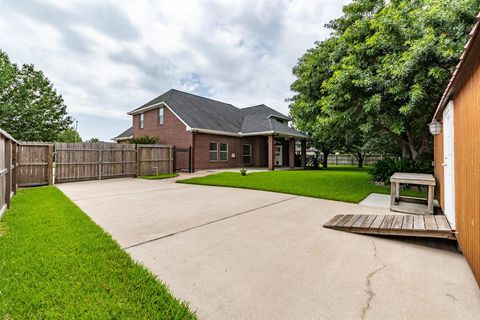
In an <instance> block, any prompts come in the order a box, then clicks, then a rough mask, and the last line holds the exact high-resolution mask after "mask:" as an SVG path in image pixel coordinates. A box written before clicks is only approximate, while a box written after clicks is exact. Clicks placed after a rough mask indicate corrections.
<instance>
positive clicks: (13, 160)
mask: <svg viewBox="0 0 480 320" xmlns="http://www.w3.org/2000/svg"><path fill="white" fill-rule="evenodd" d="M17 146H18V142H17V141H16V140H15V139H13V138H12V136H10V135H9V134H8V133H6V132H5V131H3V130H2V129H0V216H1V215H2V214H3V212H4V211H5V210H6V209H7V208H8V207H10V200H11V198H12V197H13V195H14V194H15V193H16V191H17V182H16V181H17V156H16V155H17Z"/></svg>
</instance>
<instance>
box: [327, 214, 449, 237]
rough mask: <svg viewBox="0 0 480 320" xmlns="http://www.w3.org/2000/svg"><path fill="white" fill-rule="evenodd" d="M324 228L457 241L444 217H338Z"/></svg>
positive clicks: (349, 215) (348, 215)
mask: <svg viewBox="0 0 480 320" xmlns="http://www.w3.org/2000/svg"><path fill="white" fill-rule="evenodd" d="M323 226H324V227H325V228H330V229H335V230H341V231H348V232H353V233H365V234H377V235H392V236H393V235H398V236H412V237H426V238H445V239H452V240H455V232H454V230H452V228H451V227H450V224H449V223H448V221H447V219H446V218H445V216H443V215H437V216H418V215H352V214H347V215H336V216H335V217H333V218H332V219H331V220H330V221H328V222H327V223H326V224H324V225H323Z"/></svg>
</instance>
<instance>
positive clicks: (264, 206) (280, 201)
mask: <svg viewBox="0 0 480 320" xmlns="http://www.w3.org/2000/svg"><path fill="white" fill-rule="evenodd" d="M296 198H298V196H294V197H290V198H286V199H282V200H279V201H275V202H273V203H269V204H266V205H263V206H260V207H257V208H253V209H249V210H245V211H242V212H238V213H235V214H232V215H230V216H227V217H223V218H220V219H216V220H213V221H208V222H205V223H202V224H200V225H197V226H193V227H190V228H186V229H183V230H180V231H176V232H172V233H169V234H166V235H164V236H161V237H158V238H154V239H150V240H146V241H143V242H140V243H136V244H133V245H130V246H127V247H124V248H123V249H124V250H128V249H131V248H134V247H138V246H141V245H142V244H146V243H150V242H154V241H158V240H162V239H165V238H168V237H172V236H175V235H177V234H180V233H184V232H187V231H190V230H193V229H198V228H201V227H205V226H207V225H209V224H213V223H216V222H220V221H223V220H227V219H231V218H235V217H237V216H240V215H243V214H246V213H250V212H253V211H257V210H260V209H263V208H267V207H271V206H274V205H276V204H279V203H282V202H286V201H290V200H293V199H296Z"/></svg>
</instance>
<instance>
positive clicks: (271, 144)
mask: <svg viewBox="0 0 480 320" xmlns="http://www.w3.org/2000/svg"><path fill="white" fill-rule="evenodd" d="M274 169H275V139H274V138H273V136H268V170H274Z"/></svg>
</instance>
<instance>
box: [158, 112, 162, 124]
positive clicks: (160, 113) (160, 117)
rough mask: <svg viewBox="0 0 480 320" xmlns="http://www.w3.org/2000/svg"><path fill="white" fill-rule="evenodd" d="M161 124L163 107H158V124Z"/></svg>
mask: <svg viewBox="0 0 480 320" xmlns="http://www.w3.org/2000/svg"><path fill="white" fill-rule="evenodd" d="M162 124H163V107H162V108H158V125H159V126H161V125H162Z"/></svg>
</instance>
